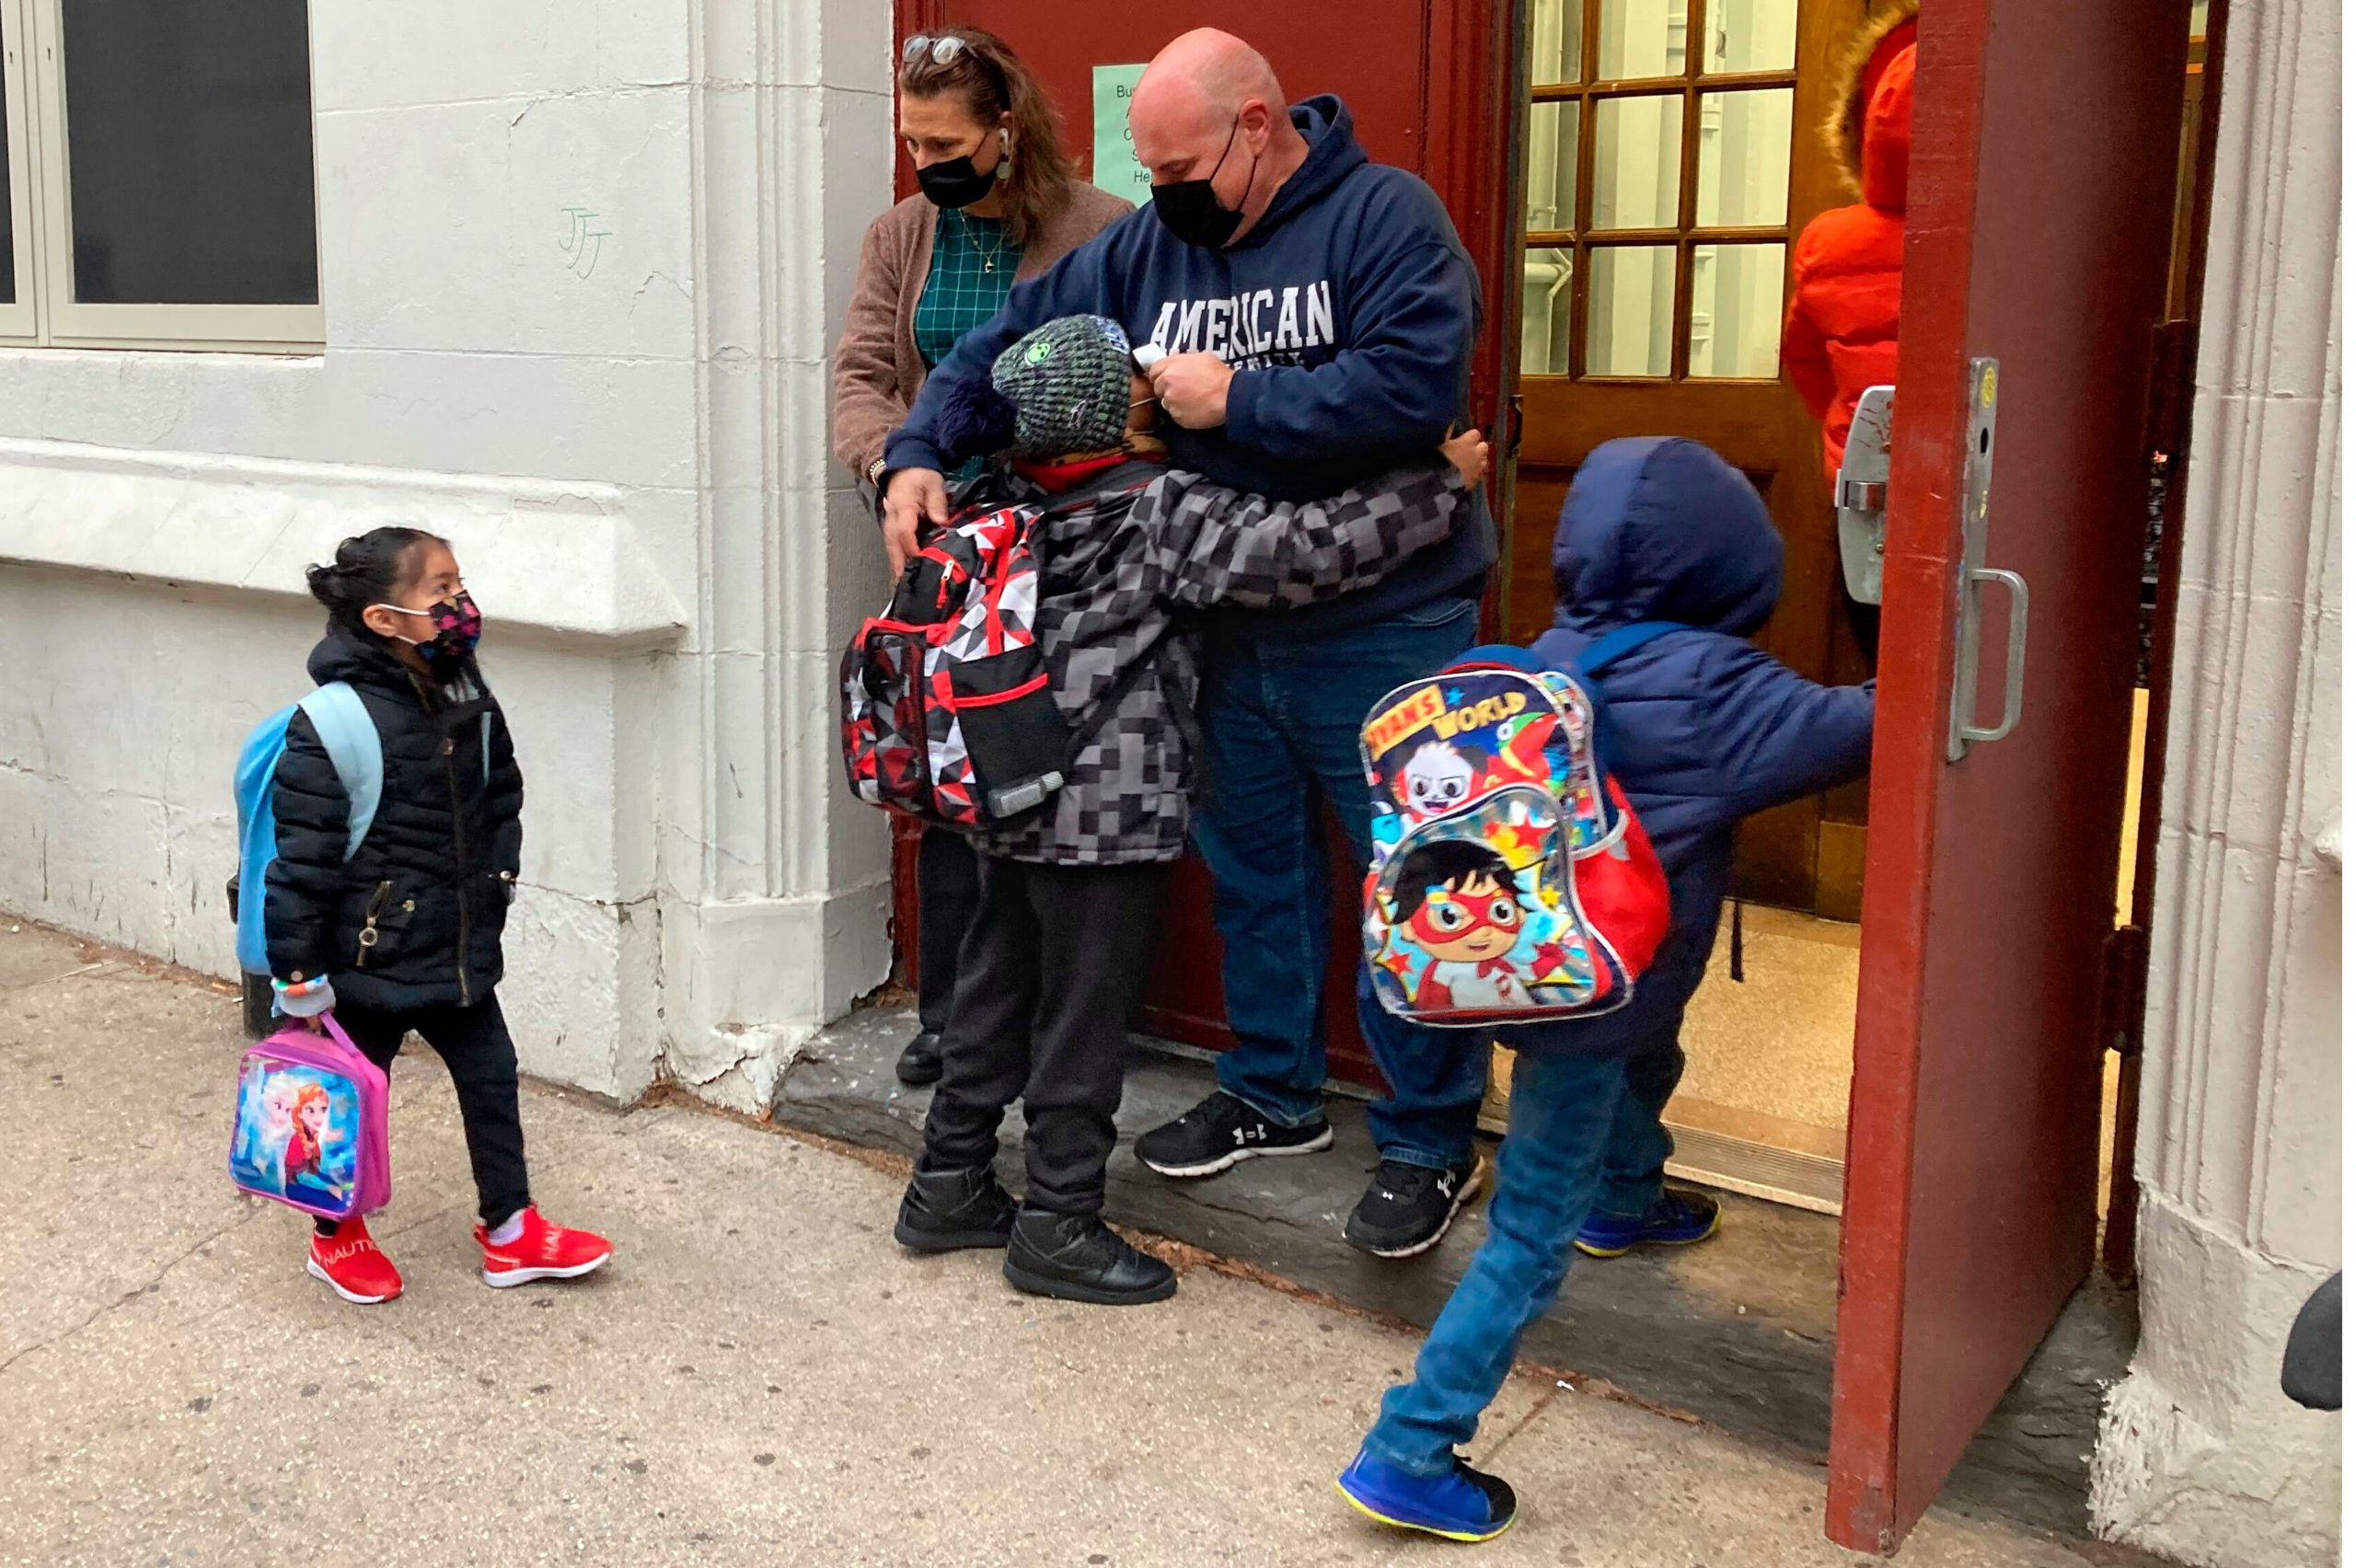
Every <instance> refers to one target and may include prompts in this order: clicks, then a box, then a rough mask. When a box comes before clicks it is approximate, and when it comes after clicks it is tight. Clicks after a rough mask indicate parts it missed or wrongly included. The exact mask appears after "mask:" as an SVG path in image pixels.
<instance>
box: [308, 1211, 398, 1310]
mask: <svg viewBox="0 0 2356 1568" xmlns="http://www.w3.org/2000/svg"><path fill="white" fill-rule="evenodd" d="M304 1272H305V1273H306V1274H309V1275H310V1276H311V1277H312V1278H313V1279H323V1280H325V1281H327V1282H328V1288H329V1290H332V1291H334V1292H335V1293H336V1294H337V1295H338V1296H341V1297H343V1298H344V1299H345V1300H346V1301H349V1302H351V1303H352V1304H353V1305H354V1306H358V1307H374V1306H375V1305H376V1303H378V1302H379V1301H390V1300H391V1299H392V1298H393V1297H396V1296H398V1295H399V1294H400V1293H401V1276H400V1271H399V1270H398V1269H396V1268H394V1267H393V1261H392V1260H391V1259H390V1258H387V1256H385V1254H384V1253H383V1252H382V1251H378V1249H377V1246H376V1239H375V1237H373V1236H371V1235H369V1234H368V1222H367V1221H366V1220H364V1219H347V1220H345V1221H344V1222H343V1223H342V1224H341V1225H339V1226H337V1227H336V1229H335V1234H334V1235H332V1236H322V1235H320V1234H319V1233H318V1230H317V1229H316V1228H315V1229H313V1230H312V1232H311V1255H310V1257H309V1259H308V1260H307V1261H306V1262H305V1263H304Z"/></svg>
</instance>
